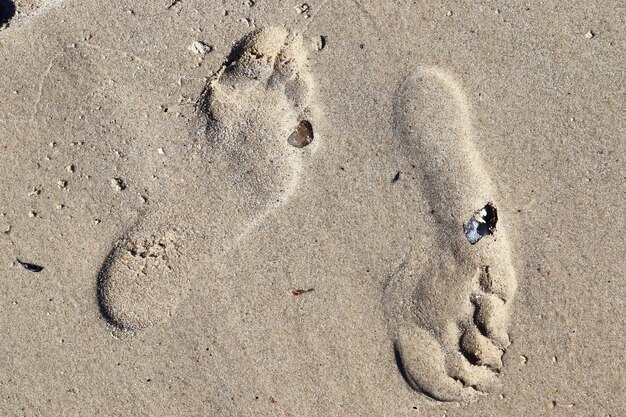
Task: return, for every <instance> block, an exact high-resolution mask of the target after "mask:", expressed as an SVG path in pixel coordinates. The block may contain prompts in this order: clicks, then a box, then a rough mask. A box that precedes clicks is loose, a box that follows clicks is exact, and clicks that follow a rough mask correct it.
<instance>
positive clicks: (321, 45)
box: [315, 36, 326, 51]
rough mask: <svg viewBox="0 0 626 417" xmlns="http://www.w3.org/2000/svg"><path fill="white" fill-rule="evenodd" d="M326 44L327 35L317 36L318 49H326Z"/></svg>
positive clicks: (316, 47)
mask: <svg viewBox="0 0 626 417" xmlns="http://www.w3.org/2000/svg"><path fill="white" fill-rule="evenodd" d="M325 46H326V36H320V37H319V38H317V40H316V41H315V49H317V50H318V51H321V50H322V49H324V47H325Z"/></svg>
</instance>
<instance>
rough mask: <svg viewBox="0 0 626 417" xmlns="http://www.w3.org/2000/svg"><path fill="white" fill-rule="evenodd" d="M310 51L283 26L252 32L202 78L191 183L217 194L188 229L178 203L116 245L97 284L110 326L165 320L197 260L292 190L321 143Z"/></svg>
mask: <svg viewBox="0 0 626 417" xmlns="http://www.w3.org/2000/svg"><path fill="white" fill-rule="evenodd" d="M308 44H309V43H308V42H305V39H304V38H303V37H302V36H301V35H298V34H292V33H289V32H288V31H287V30H285V29H282V28H266V29H261V30H257V31H254V32H252V33H250V34H249V35H247V36H246V37H244V38H243V39H242V40H241V41H240V42H239V43H238V44H237V45H236V46H235V48H234V49H233V51H232V53H231V54H230V56H229V57H228V60H227V62H226V63H225V64H224V65H223V67H222V69H221V70H220V71H219V72H218V73H217V74H216V75H215V76H213V77H212V78H211V79H210V80H209V82H208V84H207V86H206V88H205V89H204V91H203V92H202V95H201V97H200V99H199V100H198V106H197V107H198V124H199V125H200V126H201V127H200V129H199V131H200V134H199V135H198V136H199V137H200V138H201V140H199V141H198V143H195V144H194V146H193V149H194V151H193V152H194V155H192V157H191V158H190V159H194V158H195V159H199V160H201V161H205V162H206V166H204V165H203V167H205V168H206V171H205V172H206V177H205V178H195V177H194V178H193V179H192V181H195V182H196V183H192V184H190V186H193V187H196V188H201V189H205V188H211V187H213V188H214V190H213V191H212V192H213V194H212V195H211V196H210V197H208V198H207V200H206V207H203V208H202V209H203V210H202V211H203V212H205V213H206V216H207V219H204V220H206V221H201V222H195V221H194V220H195V217H196V216H197V215H198V213H197V211H196V212H195V213H194V212H192V210H191V209H190V208H188V207H186V204H185V202H184V201H183V202H182V204H174V203H172V204H171V206H172V207H168V204H165V207H162V208H160V209H158V210H154V211H153V212H151V213H149V214H147V215H146V216H144V217H143V218H142V219H141V221H140V222H139V224H138V225H137V226H136V227H134V228H132V230H131V231H130V232H129V233H128V234H127V236H125V237H124V238H122V239H120V240H119V241H118V242H116V243H115V244H114V246H113V248H112V250H111V251H110V253H109V255H108V256H107V258H106V260H105V262H104V264H103V266H102V268H101V270H100V273H99V276H98V284H97V285H98V301H99V305H100V311H101V313H102V315H103V317H104V318H105V319H106V320H107V321H108V322H109V323H110V324H112V325H114V326H116V327H118V328H120V329H122V330H139V329H144V328H146V327H149V326H153V325H155V324H158V323H161V322H163V321H164V320H167V318H168V317H170V316H172V315H173V314H174V312H175V311H176V308H177V306H178V305H179V303H180V302H181V301H182V300H183V299H184V297H185V295H186V294H188V293H189V292H190V290H191V289H192V288H194V287H195V286H194V285H193V283H192V278H191V277H192V276H193V274H194V270H197V269H199V268H198V266H199V265H198V264H197V262H202V260H204V261H206V260H210V257H211V255H212V254H214V253H219V252H220V250H222V251H223V250H228V248H230V247H232V245H234V244H236V243H237V242H238V241H239V239H241V238H242V237H243V236H244V235H245V234H246V233H247V232H248V231H249V230H251V229H252V228H254V227H255V226H256V225H257V224H259V222H260V221H262V220H263V218H264V217H265V216H266V215H267V214H268V213H269V212H271V211H272V210H273V209H274V208H275V207H277V206H278V205H280V204H282V203H284V202H285V201H286V200H287V199H288V198H289V197H290V195H291V194H292V193H293V191H294V190H295V189H296V187H297V185H298V181H299V179H300V175H301V173H302V168H303V166H304V165H305V164H304V162H305V161H306V159H307V158H309V157H310V156H311V154H312V152H313V151H314V150H315V148H316V146H317V143H318V140H317V138H315V140H314V134H315V132H314V131H313V127H314V125H315V120H316V116H315V114H314V110H313V109H314V107H313V106H312V104H311V101H312V92H313V91H312V86H313V83H312V80H311V75H310V73H309V70H308V67H307V55H308V51H309V49H310V48H308V47H307V45H308ZM310 45H311V46H312V45H313V43H310ZM173 199H175V197H173ZM201 204H204V202H201ZM202 214H203V215H204V213H202ZM194 223H197V224H194ZM198 228H203V229H206V230H203V231H202V232H200V233H199V232H198V230H197V229H198ZM202 233H204V235H205V237H204V238H202V237H199V235H202ZM217 246H219V247H220V248H222V249H220V250H216V249H215V247H217ZM224 248H225V249H224ZM208 253H211V254H210V255H207V254H208Z"/></svg>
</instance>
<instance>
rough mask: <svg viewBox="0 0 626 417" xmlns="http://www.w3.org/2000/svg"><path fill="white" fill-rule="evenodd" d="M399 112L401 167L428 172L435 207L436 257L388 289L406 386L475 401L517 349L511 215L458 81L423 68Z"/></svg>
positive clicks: (431, 225)
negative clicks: (511, 331)
mask: <svg viewBox="0 0 626 417" xmlns="http://www.w3.org/2000/svg"><path fill="white" fill-rule="evenodd" d="M393 112H394V114H393V119H394V129H395V131H394V137H395V139H394V140H395V143H396V146H397V149H396V150H397V152H398V159H399V160H400V161H401V164H403V165H404V166H406V167H407V170H409V169H410V167H411V166H414V167H416V170H417V171H419V173H418V175H421V177H420V178H419V181H418V183H419V184H420V188H419V190H418V191H417V192H419V193H422V195H423V199H424V200H425V201H427V202H428V205H429V208H430V210H428V213H425V214H424V215H423V217H422V218H421V219H420V220H421V223H422V224H423V225H424V230H423V231H421V232H420V237H419V241H420V245H421V246H422V247H424V248H428V249H426V250H425V251H424V252H426V251H428V256H429V258H428V259H420V260H419V261H416V260H415V258H416V257H419V256H421V255H420V254H419V253H416V252H414V253H412V254H409V255H407V257H406V259H405V260H404V261H403V262H402V264H401V266H400V267H399V268H398V270H397V271H396V272H395V273H394V274H393V275H392V276H391V277H390V279H389V280H388V282H387V284H386V288H385V300H386V301H385V305H386V308H387V317H388V322H389V324H390V332H391V336H392V338H393V343H394V348H395V355H396V362H397V365H398V368H399V370H400V372H401V374H402V376H403V377H404V379H405V380H406V382H407V383H408V384H409V385H410V386H411V387H412V388H413V389H415V390H418V391H421V392H423V393H424V394H426V395H428V396H430V397H431V398H434V399H436V400H440V401H467V400H473V399H475V398H477V396H478V395H479V394H480V393H482V392H488V391H490V390H493V389H494V388H496V387H497V386H498V378H497V376H498V374H499V373H500V371H501V368H502V355H503V354H504V352H505V350H506V348H507V346H508V345H509V337H508V333H507V325H508V319H509V315H510V309H511V301H512V299H513V296H514V293H515V291H516V278H515V272H514V270H513V267H512V262H511V253H510V250H509V244H508V241H507V238H506V235H505V230H504V229H505V227H504V223H505V222H506V213H501V212H500V211H498V208H499V205H498V197H497V195H496V187H495V185H494V184H493V182H492V180H491V179H490V177H489V176H488V174H487V170H486V169H485V166H484V165H483V161H482V159H481V155H480V154H479V153H478V151H477V150H476V149H475V148H474V144H473V143H472V140H473V134H472V128H471V120H470V109H469V105H468V103H467V100H466V98H465V96H464V94H463V92H462V90H461V88H460V86H459V84H458V83H457V82H456V81H455V80H454V78H453V77H452V76H451V75H450V74H448V73H446V72H445V71H442V70H440V69H437V68H420V69H418V70H417V71H415V72H414V73H412V74H411V75H410V76H408V77H407V78H406V79H404V80H403V82H402V83H401V85H400V87H399V88H398V90H397V93H396V96H395V98H394V107H393ZM416 216H420V214H416ZM498 217H500V219H499V218H498Z"/></svg>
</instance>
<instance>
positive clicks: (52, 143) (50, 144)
mask: <svg viewBox="0 0 626 417" xmlns="http://www.w3.org/2000/svg"><path fill="white" fill-rule="evenodd" d="M56 144H57V143H56V142H50V143H49V144H48V146H49V147H51V148H54V147H55V146H56Z"/></svg>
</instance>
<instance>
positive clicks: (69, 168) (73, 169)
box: [65, 164, 76, 173]
mask: <svg viewBox="0 0 626 417" xmlns="http://www.w3.org/2000/svg"><path fill="white" fill-rule="evenodd" d="M65 169H66V170H67V172H69V173H73V172H74V171H76V167H75V166H74V164H71V165H68V166H66V167H65Z"/></svg>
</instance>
